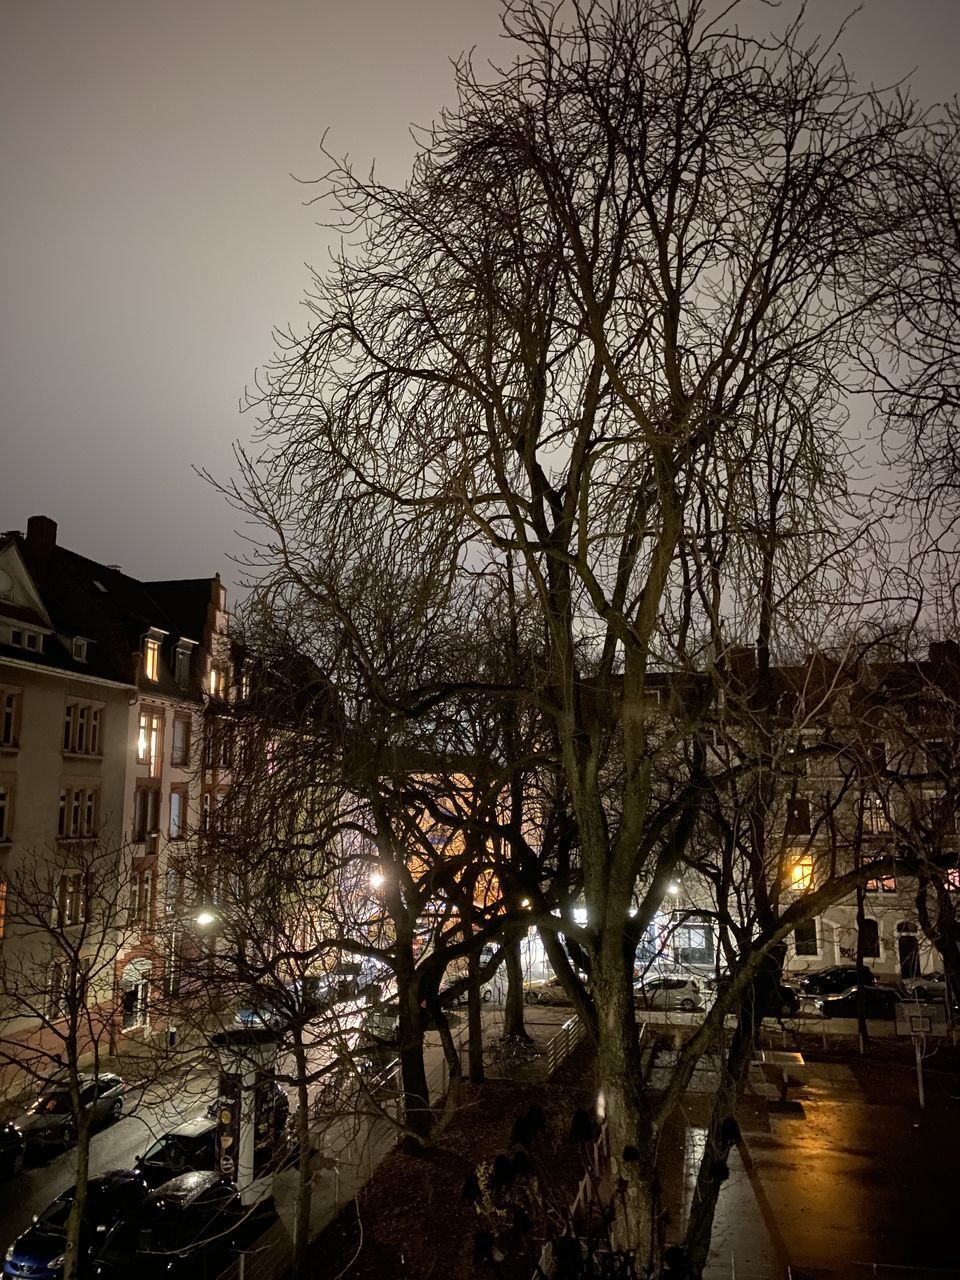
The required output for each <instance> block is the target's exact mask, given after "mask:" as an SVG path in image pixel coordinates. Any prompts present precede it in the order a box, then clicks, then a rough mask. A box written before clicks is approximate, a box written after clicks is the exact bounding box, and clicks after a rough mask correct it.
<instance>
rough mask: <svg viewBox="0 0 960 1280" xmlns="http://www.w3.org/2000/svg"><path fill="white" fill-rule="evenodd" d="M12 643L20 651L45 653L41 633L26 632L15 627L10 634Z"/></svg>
mask: <svg viewBox="0 0 960 1280" xmlns="http://www.w3.org/2000/svg"><path fill="white" fill-rule="evenodd" d="M10 643H11V644H12V645H15V646H16V647H17V648H18V649H29V650H30V652H31V653H43V636H42V635H41V634H40V632H39V631H26V630H24V629H23V628H22V627H15V628H14V629H13V630H12V631H11V632H10Z"/></svg>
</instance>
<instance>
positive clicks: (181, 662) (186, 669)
mask: <svg viewBox="0 0 960 1280" xmlns="http://www.w3.org/2000/svg"><path fill="white" fill-rule="evenodd" d="M192 650H193V645H192V644H188V643H187V642H186V641H184V640H181V641H180V643H179V644H178V645H177V652H176V655H175V659H174V672H173V674H174V679H175V680H176V682H177V685H178V686H179V688H181V689H186V688H187V687H188V686H189V684H190V658H191V654H192Z"/></svg>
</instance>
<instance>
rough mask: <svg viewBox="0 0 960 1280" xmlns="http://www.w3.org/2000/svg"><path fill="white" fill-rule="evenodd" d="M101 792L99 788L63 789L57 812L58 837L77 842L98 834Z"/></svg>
mask: <svg viewBox="0 0 960 1280" xmlns="http://www.w3.org/2000/svg"><path fill="white" fill-rule="evenodd" d="M98 800H99V790H98V788H97V787H63V788H61V791H60V806H59V809H58V812H57V835H58V836H59V838H60V839H61V840H75V839H79V838H80V837H82V836H92V835H95V834H96V827H97V808H98Z"/></svg>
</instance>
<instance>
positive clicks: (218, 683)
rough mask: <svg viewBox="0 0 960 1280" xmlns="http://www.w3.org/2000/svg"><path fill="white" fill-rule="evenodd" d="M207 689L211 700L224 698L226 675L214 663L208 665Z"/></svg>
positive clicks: (221, 668)
mask: <svg viewBox="0 0 960 1280" xmlns="http://www.w3.org/2000/svg"><path fill="white" fill-rule="evenodd" d="M209 688H210V696H211V698H223V697H225V696H226V689H227V681H226V675H225V673H224V670H223V667H221V666H220V665H219V664H218V663H216V662H212V663H211V664H210V679H209Z"/></svg>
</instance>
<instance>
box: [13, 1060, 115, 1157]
mask: <svg viewBox="0 0 960 1280" xmlns="http://www.w3.org/2000/svg"><path fill="white" fill-rule="evenodd" d="M126 1092H127V1086H126V1084H124V1082H123V1080H121V1078H120V1077H119V1076H115V1075H110V1074H105V1075H101V1076H93V1075H82V1076H81V1077H80V1105H81V1106H82V1107H84V1108H85V1110H86V1111H87V1113H88V1116H89V1120H90V1123H91V1124H92V1125H98V1124H106V1123H108V1122H110V1121H113V1120H119V1119H120V1116H121V1115H122V1114H123V1095H124V1094H125V1093H126ZM17 1128H18V1129H20V1130H21V1132H22V1133H23V1136H24V1138H25V1139H26V1142H27V1146H28V1147H33V1148H39V1149H44V1148H50V1147H69V1146H71V1145H72V1144H73V1143H74V1142H75V1141H76V1137H77V1130H76V1125H75V1123H74V1118H73V1106H72V1104H71V1101H70V1093H69V1091H68V1089H67V1087H66V1085H65V1084H64V1083H63V1082H62V1081H60V1080H58V1081H55V1082H53V1083H51V1084H50V1085H49V1086H48V1087H47V1088H46V1089H44V1091H43V1092H42V1093H41V1094H40V1095H39V1097H38V1098H37V1099H36V1101H35V1102H33V1103H32V1104H31V1105H30V1106H29V1107H28V1108H27V1110H26V1112H25V1113H24V1114H23V1115H22V1116H21V1117H20V1118H19V1119H18V1120H17Z"/></svg>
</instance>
